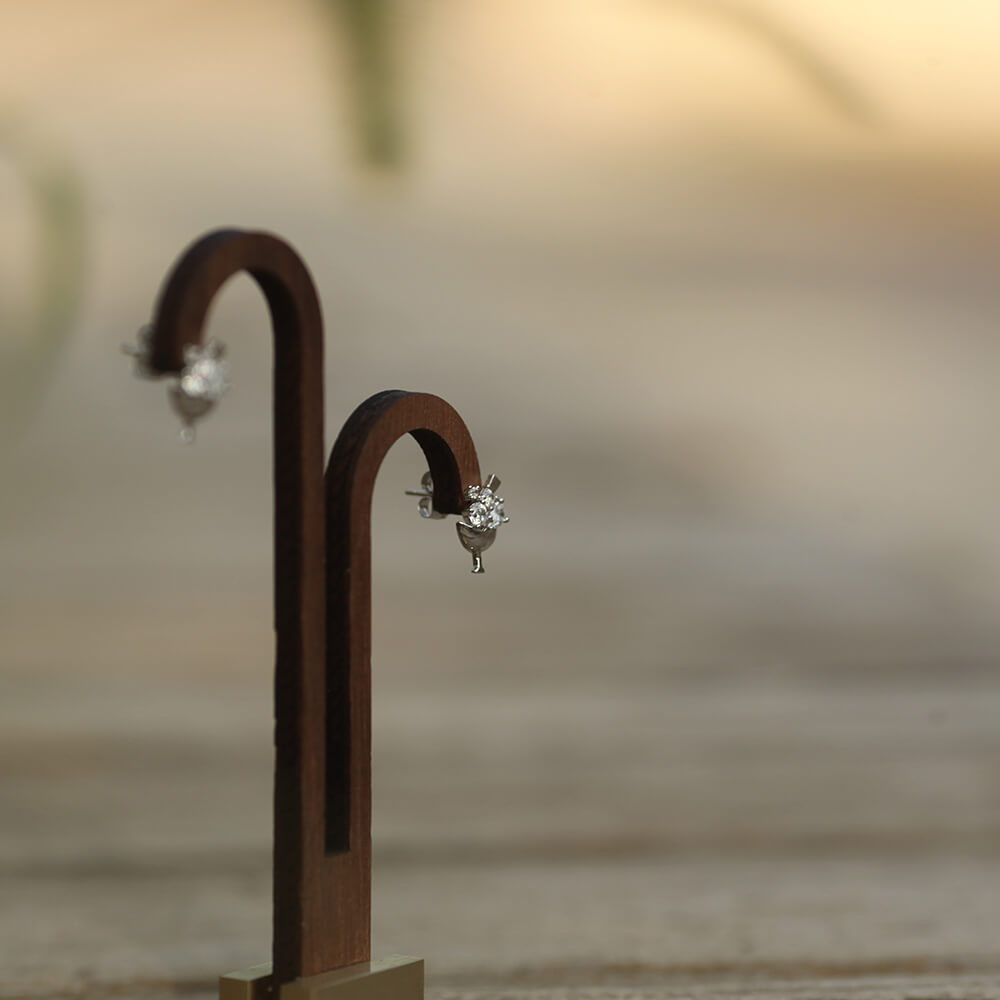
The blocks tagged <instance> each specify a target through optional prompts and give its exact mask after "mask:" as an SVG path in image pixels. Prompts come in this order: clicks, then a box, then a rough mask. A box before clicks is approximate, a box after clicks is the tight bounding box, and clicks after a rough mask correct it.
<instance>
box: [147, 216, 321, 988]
mask: <svg viewBox="0 0 1000 1000" xmlns="http://www.w3.org/2000/svg"><path fill="white" fill-rule="evenodd" d="M241 271H246V272H247V273H249V274H250V275H251V276H252V277H253V278H254V280H255V281H256V282H257V284H258V285H259V286H260V288H261V291H262V292H263V293H264V296H265V298H266V299H267V304H268V307H269V309H270V312H271V323H272V327H273V331H274V418H273V419H274V620H275V634H276V636H275V638H276V653H275V661H276V662H275V706H274V713H275V729H274V742H275V777H274V858H275V864H274V927H275V938H274V942H275V945H274V960H275V969H276V971H277V970H278V969H281V971H282V975H283V977H284V978H283V979H279V980H278V982H283V981H286V980H289V979H294V978H295V977H296V976H298V975H302V974H304V973H305V972H306V968H305V967H300V966H299V965H298V964H296V963H297V961H298V960H296V959H295V958H294V957H293V954H292V952H291V951H290V950H289V949H288V948H287V947H283V948H279V941H280V942H281V943H282V945H283V946H284V945H285V944H286V940H287V935H288V934H289V933H292V934H293V935H294V933H295V930H296V929H299V934H300V936H301V928H302V926H303V923H304V922H305V920H306V901H307V899H308V897H309V895H310V893H311V891H312V890H311V889H310V886H309V885H308V877H309V874H308V872H307V871H306V870H305V869H304V867H303V859H306V858H311V857H312V856H313V855H314V854H315V852H316V851H317V850H318V851H321V852H322V850H323V825H324V816H323V794H322V790H323V788H324V782H325V776H324V764H325V756H326V754H325V752H324V739H325V719H324V698H325V696H324V689H325V678H324V674H325V671H326V618H325V616H326V579H325V575H324V557H325V551H326V522H325V513H324V496H323V459H324V455H323V320H322V314H321V312H320V305H319V299H318V297H317V294H316V289H315V286H314V285H313V281H312V278H311V277H310V275H309V272H308V270H307V269H306V266H305V264H304V263H303V262H302V260H301V258H300V257H299V256H298V254H296V252H295V251H294V250H293V249H292V248H291V247H290V246H289V245H288V244H287V243H285V242H283V241H282V240H280V239H278V238H277V237H275V236H272V235H270V234H268V233H254V232H242V231H240V230H220V231H217V232H213V233H209V234H208V235H206V236H204V237H202V238H201V239H199V240H196V241H195V242H194V243H193V244H192V245H191V246H190V247H189V248H188V249H187V250H186V251H185V252H184V253H183V254H182V255H181V257H180V258H179V260H178V261H177V263H176V264H175V266H174V269H173V271H172V272H171V274H170V275H169V277H168V278H167V281H166V283H165V285H164V287H163V291H162V293H161V295H160V299H159V302H158V303H157V308H156V313H155V317H154V320H153V328H152V334H151V338H152V339H151V343H152V351H151V358H150V366H151V368H152V369H153V370H154V371H155V372H157V373H160V374H166V373H168V372H176V371H179V370H180V369H181V368H182V367H183V365H184V348H185V346H186V345H188V344H197V343H201V341H202V336H203V330H204V326H205V320H206V317H207V314H208V310H209V307H210V305H211V304H212V301H213V299H214V298H215V296H216V294H217V292H218V291H219V289H220V288H221V287H222V286H223V285H224V284H225V283H226V282H227V281H228V280H229V279H230V278H231V277H233V276H234V275H235V274H237V273H238V272H241ZM289 929H291V931H289ZM283 935H285V936H283Z"/></svg>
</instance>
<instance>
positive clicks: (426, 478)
mask: <svg viewBox="0 0 1000 1000" xmlns="http://www.w3.org/2000/svg"><path fill="white" fill-rule="evenodd" d="M405 493H406V495H407V496H408V497H420V503H419V504H417V508H418V509H419V511H420V516H421V517H427V518H432V519H433V520H435V521H440V520H441V519H442V518H443V517H444V516H445V515H444V514H442V513H441V512H440V511H436V510H435V509H434V480H433V479H432V478H431V474H430V472H425V473H424V474H423V475H422V476H421V477H420V489H419V490H406V491H405Z"/></svg>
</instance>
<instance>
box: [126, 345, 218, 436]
mask: <svg viewBox="0 0 1000 1000" xmlns="http://www.w3.org/2000/svg"><path fill="white" fill-rule="evenodd" d="M122 350H123V351H124V352H125V353H126V354H129V355H131V356H132V357H133V358H134V359H135V374H136V375H137V376H138V377H139V378H146V379H155V378H159V377H160V376H159V375H158V374H157V373H156V372H155V371H153V367H152V351H153V328H152V327H151V326H144V327H142V328H141V329H140V330H139V333H138V336H137V338H136V343H135V344H123V345H122ZM225 353H226V348H225V346H224V345H223V344H222V343H221V342H220V341H218V340H209V341H208V342H207V343H205V344H188V345H187V347H185V348H184V367H183V368H182V369H181V370H180V372H179V373H177V374H176V375H171V376H169V384H168V388H167V395H168V398H169V400H170V405H171V407H173V410H174V412H175V413H176V414H177V415H178V416H179V417H180V418H181V429H180V439H181V440H182V441H183V442H184V443H185V444H190V443H191V442H192V441H194V429H195V423H196V422H197V421H198V420H201V419H202V418H203V417H205V416H207V415H208V413H209V412H210V411H211V410H212V409H213V408H214V406H215V404H216V403H218V402H219V400H220V399H222V397H223V396H224V395H225V394H226V390H227V389H228V388H229V384H230V378H229V362H228V361H226V360H225V357H224V355H225Z"/></svg>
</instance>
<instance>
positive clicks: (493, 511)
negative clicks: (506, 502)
mask: <svg viewBox="0 0 1000 1000" xmlns="http://www.w3.org/2000/svg"><path fill="white" fill-rule="evenodd" d="M486 523H487V525H488V526H489V527H491V528H499V527H500V525H501V524H503V506H502V505H501V504H494V505H493V506H492V507H491V508H490V510H489V514H488V516H487V521H486Z"/></svg>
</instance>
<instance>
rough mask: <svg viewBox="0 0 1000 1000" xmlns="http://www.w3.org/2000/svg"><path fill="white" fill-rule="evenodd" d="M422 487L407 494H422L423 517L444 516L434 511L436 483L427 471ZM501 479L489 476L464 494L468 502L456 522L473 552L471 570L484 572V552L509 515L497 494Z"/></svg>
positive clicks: (467, 550) (465, 544)
mask: <svg viewBox="0 0 1000 1000" xmlns="http://www.w3.org/2000/svg"><path fill="white" fill-rule="evenodd" d="M420 487H421V488H420V489H419V490H407V491H406V494H407V496H414V497H420V503H419V510H420V516H421V517H433V518H441V517H444V514H440V513H438V512H437V511H436V510H434V482H433V480H432V479H431V474H430V473H429V472H425V473H424V475H423V478H422V479H421V480H420ZM499 488H500V480H499V479H498V478H497V477H496V476H492V475H491V476H490V477H489V478H488V479H487V480H486V482H485V483H483V485H482V486H467V487H466V488H465V490H464V491H463V493H462V498H463V500H464V501H465V504H464V506H463V507H462V514H461V519H460V520H459V522H458V523H457V524H456V525H455V529H456V531H457V532H458V540H459V541H460V542H461V543H462V548H463V549H465V551H466V552H469V553H471V555H472V572H473V573H485V572H486V570H485V569H484V567H483V553H484V552H485V551H486V550H487V549H488V548H489V547H490V546H491V545H492V544H493V542H494V541H496V536H497V528H499V527H500V525H501V524H506V523H507V522H508V521H509V520H510V518H509V517H507V515H506V513H505V512H504V500H503V497H502V496H499V495H498V494H497V490H498V489H499Z"/></svg>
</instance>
